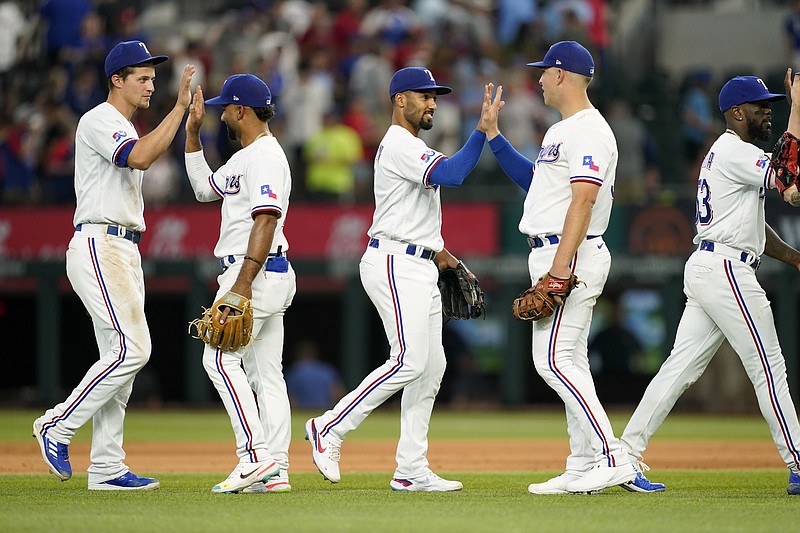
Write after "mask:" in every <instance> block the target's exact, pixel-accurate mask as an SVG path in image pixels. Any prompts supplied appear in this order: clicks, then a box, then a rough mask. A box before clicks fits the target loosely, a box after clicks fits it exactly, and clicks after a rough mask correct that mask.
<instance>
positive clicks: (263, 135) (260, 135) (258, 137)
mask: <svg viewBox="0 0 800 533" xmlns="http://www.w3.org/2000/svg"><path fill="white" fill-rule="evenodd" d="M267 136H269V137H272V134H271V133H270V132H268V131H264V132H261V133H259V134H258V136H257V137H256V138H255V139H253V142H256V141H257V140H259V139H260V138H261V137H267ZM251 144H252V143H251Z"/></svg>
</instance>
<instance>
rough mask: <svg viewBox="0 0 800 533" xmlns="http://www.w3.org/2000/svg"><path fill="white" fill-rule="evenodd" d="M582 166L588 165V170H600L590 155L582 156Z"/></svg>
mask: <svg viewBox="0 0 800 533" xmlns="http://www.w3.org/2000/svg"><path fill="white" fill-rule="evenodd" d="M583 166H585V167H589V170H594V171H595V172H597V171H598V170H600V167H599V166H597V165H596V164H595V162H594V160H593V159H592V156H590V155H585V156H583Z"/></svg>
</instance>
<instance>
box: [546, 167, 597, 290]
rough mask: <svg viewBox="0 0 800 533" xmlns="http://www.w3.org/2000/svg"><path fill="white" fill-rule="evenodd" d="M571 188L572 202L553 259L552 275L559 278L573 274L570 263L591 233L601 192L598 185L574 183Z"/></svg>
mask: <svg viewBox="0 0 800 533" xmlns="http://www.w3.org/2000/svg"><path fill="white" fill-rule="evenodd" d="M571 187H572V201H571V202H570V204H569V208H568V209H567V215H566V218H565V219H564V229H563V230H562V233H561V240H560V241H559V243H558V248H557V249H556V255H555V257H554V258H553V265H552V266H551V267H550V275H551V276H555V277H557V278H569V277H570V274H571V273H572V270H571V269H570V266H569V264H570V261H572V258H573V257H575V253H576V252H577V251H578V247H579V246H580V244H581V242H583V239H585V238H586V232H587V231H589V222H590V220H591V218H592V207H594V203H595V201H597V194H598V191H599V190H600V187H598V186H597V185H595V184H593V183H586V182H574V183H572V185H571Z"/></svg>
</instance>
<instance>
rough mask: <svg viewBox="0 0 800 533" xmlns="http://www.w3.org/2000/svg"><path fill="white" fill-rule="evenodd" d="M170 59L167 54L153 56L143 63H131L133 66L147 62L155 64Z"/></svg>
mask: <svg viewBox="0 0 800 533" xmlns="http://www.w3.org/2000/svg"><path fill="white" fill-rule="evenodd" d="M167 59H169V57H167V56H153V57H151V58H150V59H146V60H144V61H142V62H141V63H136V64H135V65H131V66H132V67H136V66H138V65H144V64H145V63H152V64H153V65H159V64H161V63H163V62H164V61H166V60H167Z"/></svg>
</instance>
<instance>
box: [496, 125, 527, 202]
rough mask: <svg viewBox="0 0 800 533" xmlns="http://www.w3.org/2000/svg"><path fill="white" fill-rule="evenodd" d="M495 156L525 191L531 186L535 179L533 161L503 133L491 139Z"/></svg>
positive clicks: (509, 175) (510, 176)
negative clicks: (516, 148)
mask: <svg viewBox="0 0 800 533" xmlns="http://www.w3.org/2000/svg"><path fill="white" fill-rule="evenodd" d="M489 148H491V149H492V153H493V154H494V157H495V158H496V159H497V162H498V163H500V168H502V169H503V172H505V173H506V175H507V176H508V177H509V178H511V180H512V181H513V182H514V183H516V184H517V185H519V186H520V187H522V189H523V190H524V191H525V192H528V189H530V188H531V181H533V162H532V161H531V160H530V159H528V158H527V157H525V156H524V155H522V154H521V153H519V152H517V151H516V150H515V149H514V147H513V146H511V143H510V142H508V139H506V138H505V137H503V134H500V135H498V136H497V137H495V138H494V139H492V140H491V141H489Z"/></svg>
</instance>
